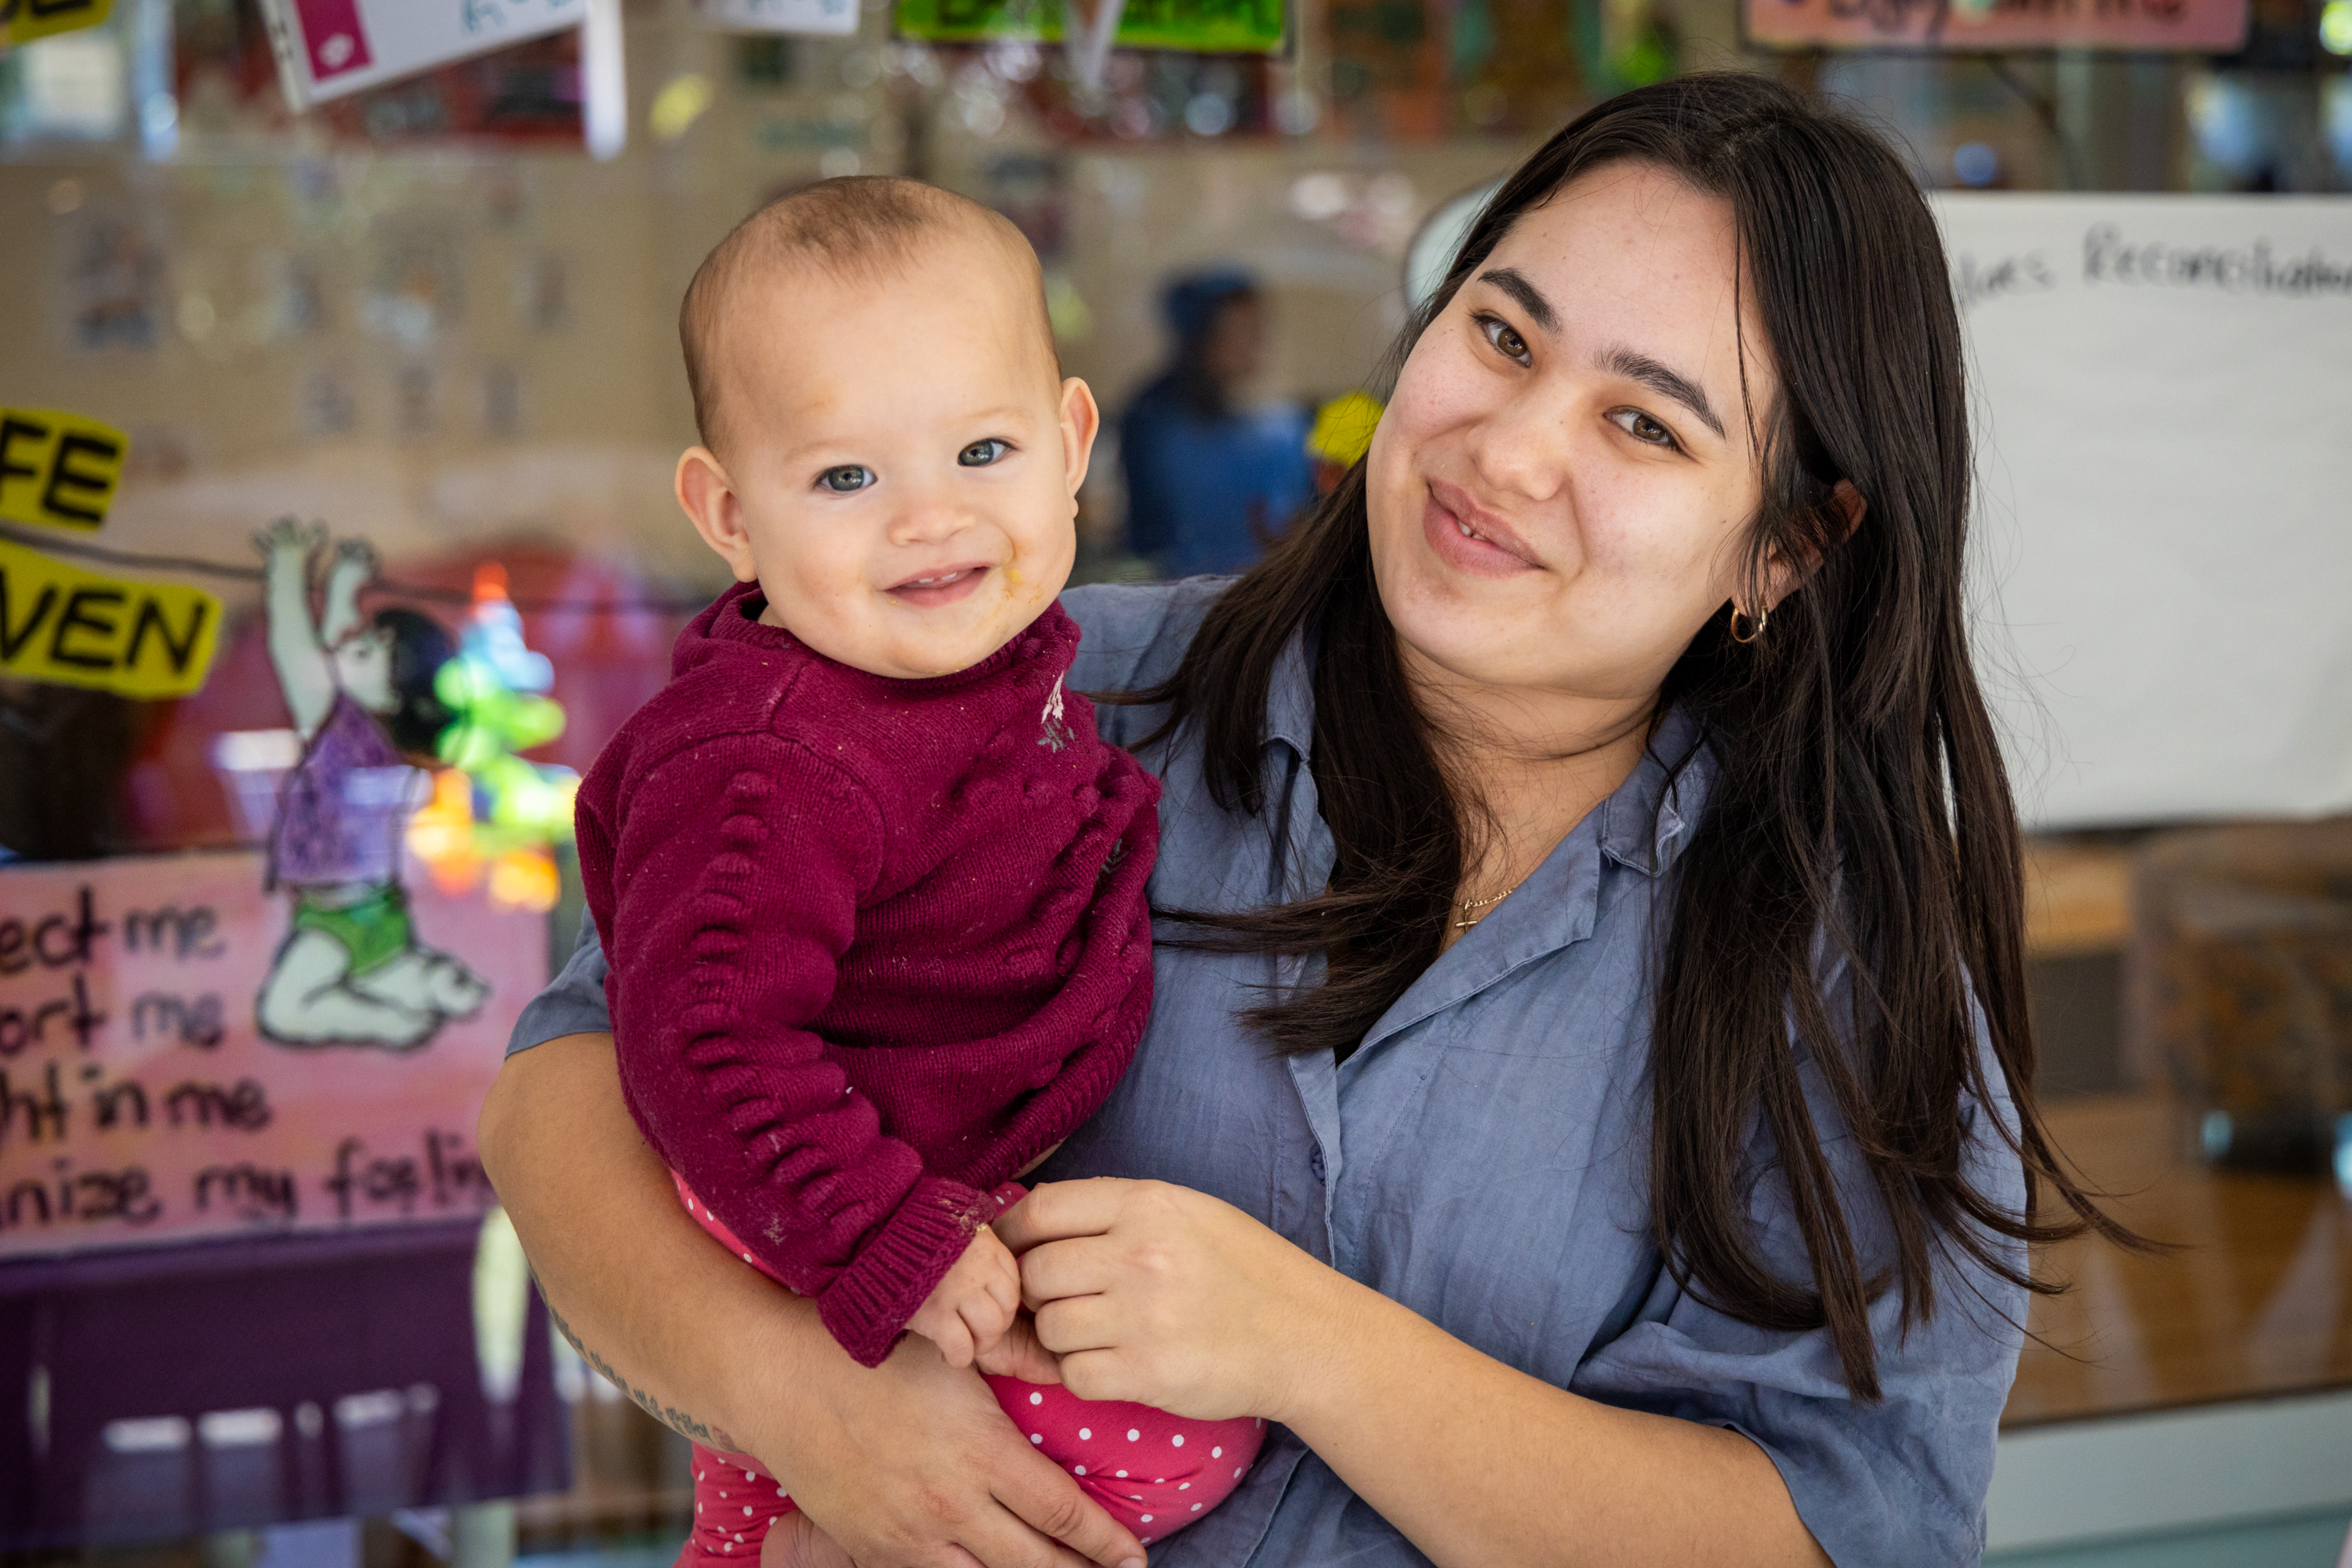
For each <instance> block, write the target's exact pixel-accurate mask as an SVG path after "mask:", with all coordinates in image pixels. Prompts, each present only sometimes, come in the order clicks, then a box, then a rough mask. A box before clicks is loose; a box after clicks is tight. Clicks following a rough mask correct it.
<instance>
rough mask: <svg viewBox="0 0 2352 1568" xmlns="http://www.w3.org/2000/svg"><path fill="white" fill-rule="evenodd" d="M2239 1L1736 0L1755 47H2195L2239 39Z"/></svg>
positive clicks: (2242, 31) (2208, 49)
mask: <svg viewBox="0 0 2352 1568" xmlns="http://www.w3.org/2000/svg"><path fill="white" fill-rule="evenodd" d="M2247 15H2248V8H2247V0H1741V4H1740V26H1741V30H1742V31H1743V32H1744V33H1745V34H1746V35H1747V38H1748V42H1749V43H1751V44H1754V45H1757V46H1759V47H1764V48H1790V49H1799V48H1801V49H1812V48H1831V49H1868V48H1906V49H1950V50H1954V51H1958V52H1963V53H1986V52H1990V51H1997V50H2011V49H2056V48H2064V49H2116V50H2132V51H2147V50H2163V49H2183V50H2196V51H2199V52H2202V53H2207V54H2228V53H2232V52H2234V51H2236V50H2238V49H2241V48H2243V47H2245V43H2246V24H2247Z"/></svg>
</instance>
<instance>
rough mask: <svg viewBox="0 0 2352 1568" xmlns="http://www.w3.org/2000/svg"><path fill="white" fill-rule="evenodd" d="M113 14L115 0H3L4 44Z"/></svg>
mask: <svg viewBox="0 0 2352 1568" xmlns="http://www.w3.org/2000/svg"><path fill="white" fill-rule="evenodd" d="M113 14H114V0H0V48H6V47H15V46H16V45H18V44H29V43H31V42H32V41H33V40H34V39H35V38H46V37H49V36H50V35H51V34H53V33H70V32H73V31H74V30H75V29H77V28H79V27H95V26H99V25H100V23H102V22H104V21H105V20H106V19H107V18H108V17H109V16H112V15H113Z"/></svg>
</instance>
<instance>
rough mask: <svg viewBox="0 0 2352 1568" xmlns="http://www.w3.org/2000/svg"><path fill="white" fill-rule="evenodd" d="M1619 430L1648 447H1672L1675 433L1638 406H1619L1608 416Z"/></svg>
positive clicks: (1674, 442) (1674, 443)
mask: <svg viewBox="0 0 2352 1568" xmlns="http://www.w3.org/2000/svg"><path fill="white" fill-rule="evenodd" d="M1609 417H1610V419H1611V421H1612V423H1614V424H1615V425H1616V426H1617V428H1619V429H1620V430H1622V431H1624V432H1625V434H1627V435H1628V436H1631V437H1633V439H1634V440H1636V441H1639V442H1641V443H1642V444H1643V445H1644V446H1648V447H1673V446H1675V445H1677V444H1678V443H1677V442H1676V441H1675V433H1674V432H1673V431H1671V430H1669V429H1667V428H1666V427H1665V426H1663V425H1661V424H1659V423H1658V422H1657V421H1656V420H1654V419H1653V418H1651V417H1650V416H1648V415H1646V414H1644V413H1643V412H1642V411H1641V410H1640V409H1638V408H1620V409H1617V410H1615V411H1614V412H1612V414H1611V415H1610V416H1609Z"/></svg>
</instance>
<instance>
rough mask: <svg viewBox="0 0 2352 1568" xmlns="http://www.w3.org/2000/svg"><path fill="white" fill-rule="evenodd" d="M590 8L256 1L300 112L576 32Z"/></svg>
mask: <svg viewBox="0 0 2352 1568" xmlns="http://www.w3.org/2000/svg"><path fill="white" fill-rule="evenodd" d="M587 10H588V6H587V0H261V15H262V17H263V19H264V20H265V21H266V22H267V23H268V26H269V40H270V43H271V45H272V46H273V47H275V48H276V49H277V51H278V78H279V79H280V80H282V81H283V82H284V83H285V86H286V98H287V101H288V102H289V104H290V105H292V106H293V107H294V108H295V109H297V110H301V109H307V108H309V107H310V105H311V104H314V103H320V102H324V101H325V100H328V99H332V98H341V97H343V96H344V95H345V94H347V93H353V92H359V91H362V90H363V89H367V88H371V87H379V86H381V85H383V83H385V82H388V81H396V80H398V79H401V78H403V77H410V76H415V75H417V74H419V73H421V72H424V71H429V70H433V69H436V68H438V67H441V66H445V65H447V64H449V63H450V62H451V61H452V60H462V59H465V58H467V57H469V56H473V55H479V54H486V53H488V51H490V50H492V49H502V48H504V47H507V46H508V45H509V44H520V43H521V42H523V41H524V40H525V39H527V38H537V37H544V36H545V35H547V34H549V33H560V32H562V30H563V29H564V28H566V27H576V26H580V25H581V23H582V21H583V20H584V19H585V17H586V15H587Z"/></svg>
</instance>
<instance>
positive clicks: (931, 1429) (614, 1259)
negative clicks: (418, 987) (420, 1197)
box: [480, 1034, 1143, 1568]
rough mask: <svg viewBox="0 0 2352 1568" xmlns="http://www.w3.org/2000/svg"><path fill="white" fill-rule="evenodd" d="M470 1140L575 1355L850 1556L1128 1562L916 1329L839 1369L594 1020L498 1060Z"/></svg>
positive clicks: (899, 1566) (886, 1566) (1008, 1566)
mask: <svg viewBox="0 0 2352 1568" xmlns="http://www.w3.org/2000/svg"><path fill="white" fill-rule="evenodd" d="M480 1149H481V1155H482V1162H483V1164H484V1166H485V1168H486V1169H487V1170H488V1172H489V1173H490V1179H491V1181H492V1183H493V1184H495V1185H496V1187H497V1189H498V1193H499V1201H500V1202H501V1203H503V1204H504V1205H506V1208H507V1212H508V1213H509V1215H510V1216H512V1218H513V1220H514V1222H515V1228H516V1230H517V1231H518V1233H519V1234H520V1236H521V1237H522V1242H523V1249H524V1251H525V1252H526V1253H527V1254H529V1256H530V1261H531V1268H532V1271H533V1272H534V1274H536V1275H537V1277H538V1279H539V1283H540V1289H541V1292H542V1293H543V1294H544V1295H545V1296H546V1297H547V1300H548V1303H549V1310H550V1312H551V1315H553V1316H554V1317H555V1320H556V1322H557V1324H558V1326H559V1327H560V1328H561V1329H562V1331H563V1334H564V1336H565V1337H566V1338H567V1339H569V1340H571V1341H572V1344H573V1345H574V1346H576V1347H577V1348H578V1349H579V1351H580V1353H581V1355H582V1356H583V1358H585V1359H586V1360H587V1362H588V1363H589V1364H590V1365H592V1366H593V1367H595V1368H596V1369H597V1370H598V1371H599V1372H601V1373H604V1375H605V1376H607V1377H609V1378H611V1379H612V1380H613V1382H614V1383H615V1384H618V1385H619V1386H620V1387H621V1388H623V1389H624V1390H625V1391H626V1392H627V1394H629V1396H630V1397H631V1398H632V1399H634V1400H635V1401H636V1402H637V1404H639V1405H642V1406H644V1407H645V1408H646V1410H647V1411H649V1412H650V1413H652V1414H653V1415H654V1416H655V1417H656V1419H658V1420H660V1421H662V1422H663V1423H665V1424H666V1425H667V1426H670V1427H672V1428H673V1429H675V1430H677V1431H679V1432H682V1433H684V1434H685V1435H687V1436H689V1437H692V1438H694V1439H695V1440H696V1441H698V1442H702V1443H706V1444H709V1445H710V1446H711V1447H719V1448H725V1449H731V1450H735V1451H739V1452H745V1453H750V1454H751V1455H753V1456H755V1457H757V1458H759V1459H760V1460H761V1462H762V1463H764V1464H766V1465H767V1466H768V1467H769V1469H770V1472H771V1473H772V1474H773V1475H775V1476H776V1477H777V1478H778V1479H780V1480H782V1482H783V1484H784V1485H785V1486H786V1487H787V1488H788V1489H790V1491H791V1492H792V1495H793V1500H794V1501H795V1502H796V1503H798V1504H799V1505H800V1506H801V1508H802V1509H803V1510H804V1511H805V1512H806V1513H807V1514H808V1515H809V1518H810V1520H811V1521H813V1522H814V1523H816V1524H817V1525H819V1526H820V1527H822V1528H823V1529H824V1530H825V1531H827V1532H828V1533H829V1534H831V1535H832V1536H833V1537H834V1539H835V1541H837V1542H839V1543H840V1544H841V1545H842V1546H843V1547H844V1548H845V1549H846V1550H847V1551H848V1552H849V1553H850V1555H851V1556H852V1557H853V1558H854V1559H856V1562H858V1563H861V1564H864V1565H865V1568H943V1565H950V1564H961V1565H962V1568H971V1563H972V1562H973V1561H974V1560H976V1561H977V1562H979V1563H982V1564H983V1565H985V1568H1084V1565H1085V1563H1087V1562H1088V1561H1092V1562H1094V1563H1102V1564H1106V1565H1117V1564H1123V1563H1131V1564H1134V1565H1135V1568H1140V1565H1141V1563H1142V1562H1143V1551H1142V1549H1141V1547H1139V1545H1138V1544H1137V1543H1136V1542H1135V1539H1134V1537H1133V1536H1131V1535H1129V1533H1128V1532H1127V1531H1124V1530H1121V1529H1120V1528H1119V1527H1118V1525H1116V1524H1114V1523H1113V1522H1112V1521H1111V1519H1110V1517H1109V1515H1108V1514H1106V1513H1104V1512H1103V1511H1102V1510H1101V1509H1100V1508H1099V1507H1097V1505H1096V1504H1095V1503H1094V1502H1093V1501H1092V1500H1090V1499H1088V1498H1087V1496H1086V1495H1085V1494H1084V1493H1083V1492H1081V1491H1080V1490H1079V1489H1078V1487H1077V1483H1076V1481H1074V1480H1073V1479H1071V1478H1070V1477H1068V1476H1066V1475H1065V1474H1064V1473H1063V1472H1062V1470H1061V1469H1060V1468H1059V1467H1058V1466H1056V1465H1055V1464H1054V1462H1053V1461H1052V1460H1050V1459H1047V1458H1045V1457H1044V1456H1042V1455H1040V1454H1038V1453H1037V1452H1036V1450H1034V1448H1032V1447H1030V1446H1029V1445H1028V1444H1027V1443H1025V1442H1024V1441H1022V1439H1021V1436H1020V1434H1019V1433H1018V1432H1016V1431H1014V1429H1013V1424H1012V1423H1011V1422H1010V1421H1008V1420H1007V1419H1006V1418H1005V1416H1004V1414H1003V1411H1002V1410H1000V1409H999V1408H998V1407H997V1404H996V1400H995V1398H994V1396H993V1395H992V1394H990V1393H989V1391H988V1387H987V1385H986V1384H984V1383H982V1381H981V1379H980V1378H979V1377H978V1376H976V1375H975V1374H973V1373H971V1372H968V1371H966V1372H958V1371H955V1370H953V1369H951V1368H950V1367H949V1366H947V1365H946V1364H945V1363H943V1362H941V1361H940V1355H939V1352H938V1351H937V1350H935V1349H934V1348H933V1347H932V1346H931V1345H930V1344H929V1342H926V1341H922V1340H908V1341H907V1342H904V1343H902V1344H900V1345H899V1347H898V1351H897V1352H895V1353H894V1354H893V1355H892V1356H891V1357H890V1359H889V1360H887V1362H885V1363H883V1364H882V1365H881V1366H880V1367H878V1368H876V1369H875V1370H873V1371H871V1372H868V1371H866V1370H865V1369H864V1368H861V1367H859V1366H858V1365H857V1364H856V1363H855V1362H853V1361H851V1360H850V1359H849V1357H848V1356H847V1355H846V1354H845V1353H844V1352H842V1350H841V1349H840V1347H839V1346H837V1345H835V1343H834V1342H833V1337H832V1336H831V1335H830V1334H828V1333H827V1332H826V1331H825V1329H824V1325H823V1324H822V1323H820V1322H819V1321H817V1315H816V1309H815V1305H814V1303H813V1302H810V1301H807V1300H802V1299H800V1298H797V1297H794V1296H793V1295H791V1294H790V1293H789V1292H787V1291H785V1290H783V1289H780V1288H778V1287H776V1286H775V1285H772V1284H771V1283H770V1282H769V1281H768V1280H767V1279H764V1278H762V1277H761V1275H759V1274H758V1273H756V1272H755V1271H753V1270H752V1269H751V1268H748V1267H746V1266H745V1265H743V1264H741V1263H740V1262H738V1261H737V1260H736V1259H735V1258H732V1257H731V1256H730V1255H729V1254H728V1253H727V1252H726V1251H725V1250H724V1249H722V1248H720V1247H718V1246H716V1245H715V1244H713V1243H712V1242H711V1240H710V1238H709V1237H707V1236H705V1235H704V1234H703V1233H702V1231H701V1229H700V1227H698V1226H697V1225H696V1224H695V1223H694V1221H693V1220H692V1219H691V1218H690V1217H688V1215H687V1213H686V1211H685V1209H684V1208H683V1207H682V1206H681V1205H679V1203H678V1201H677V1195H676V1194H675V1192H674V1191H673V1190H672V1188H671V1186H670V1182H669V1176H668V1173H667V1171H666V1170H665V1168H664V1167H663V1165H662V1163H661V1162H660V1160H659V1159H657V1158H656V1156H655V1154H654V1152H652V1151H651V1150H650V1149H648V1148H646V1145H645V1142H644V1141H643V1140H642V1139H640V1138H639V1137H638V1135H637V1130H636V1126H635V1123H634V1122H632V1121H630V1120H629V1114H628V1111H627V1110H626V1109H625V1106H624V1105H623V1103H622V1100H621V1089H620V1078H619V1071H618V1068H617V1067H616V1066H615V1064H614V1056H613V1037H611V1036H610V1035H604V1034H593V1035H569V1036H565V1037H562V1038H559V1039H552V1040H549V1041H547V1042H546V1043H545V1044H543V1045H540V1046H536V1047H532V1048H530V1049H529V1050H524V1051H520V1052H518V1053H517V1054H516V1055H514V1056H511V1057H509V1058H508V1059H507V1063H506V1066H505V1068H503V1069H501V1070H500V1072H499V1078H498V1081H497V1082H496V1083H495V1084H494V1085H493V1086H492V1088H491V1090H490V1095H489V1099H488V1102H487V1103H486V1104H485V1105H484V1106H483V1108H482V1121H481V1130H480ZM1057 1542H1060V1543H1066V1544H1057ZM959 1549H961V1550H959ZM966 1553H969V1555H966Z"/></svg>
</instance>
